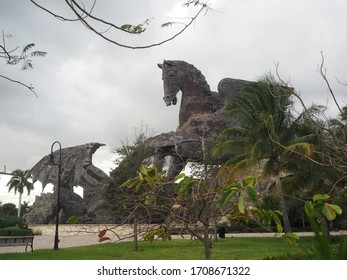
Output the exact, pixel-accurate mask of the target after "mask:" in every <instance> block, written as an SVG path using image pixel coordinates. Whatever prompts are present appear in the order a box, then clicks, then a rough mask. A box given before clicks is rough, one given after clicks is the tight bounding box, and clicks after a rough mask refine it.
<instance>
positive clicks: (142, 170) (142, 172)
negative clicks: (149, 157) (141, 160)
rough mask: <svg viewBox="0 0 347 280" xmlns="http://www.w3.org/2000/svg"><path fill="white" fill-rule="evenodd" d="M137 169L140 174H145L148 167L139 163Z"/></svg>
mask: <svg viewBox="0 0 347 280" xmlns="http://www.w3.org/2000/svg"><path fill="white" fill-rule="evenodd" d="M139 171H140V173H141V174H142V175H145V176H147V174H148V169H147V168H146V166H144V165H143V164H141V165H140V168H139Z"/></svg>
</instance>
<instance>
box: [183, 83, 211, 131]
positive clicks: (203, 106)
mask: <svg viewBox="0 0 347 280" xmlns="http://www.w3.org/2000/svg"><path fill="white" fill-rule="evenodd" d="M181 92H182V100H181V107H180V114H179V123H180V126H182V125H183V124H184V123H185V122H186V121H188V120H189V118H190V117H191V116H192V115H195V114H206V113H212V110H211V105H210V104H209V103H208V100H207V99H208V94H210V92H206V91H203V89H202V88H201V87H199V86H197V85H196V84H195V83H193V82H189V83H188V82H187V83H185V85H184V86H183V87H182V88H181Z"/></svg>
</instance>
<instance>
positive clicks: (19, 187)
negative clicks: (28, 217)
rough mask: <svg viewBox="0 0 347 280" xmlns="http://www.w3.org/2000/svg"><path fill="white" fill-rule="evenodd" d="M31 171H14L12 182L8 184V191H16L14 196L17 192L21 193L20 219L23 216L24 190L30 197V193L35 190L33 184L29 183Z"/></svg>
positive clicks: (19, 202) (18, 214) (19, 201)
mask: <svg viewBox="0 0 347 280" xmlns="http://www.w3.org/2000/svg"><path fill="white" fill-rule="evenodd" d="M28 172H29V170H25V171H24V170H22V169H16V170H15V171H13V173H12V174H13V176H12V178H11V180H10V181H9V182H8V183H7V186H8V187H9V188H8V191H9V192H10V191H11V190H12V189H14V194H16V193H17V192H18V193H19V200H18V213H17V216H18V218H20V214H21V208H22V207H21V205H22V194H23V192H24V189H26V190H27V192H28V195H29V194H30V191H31V190H33V189H34V185H33V183H31V182H29V181H28V176H27V174H28Z"/></svg>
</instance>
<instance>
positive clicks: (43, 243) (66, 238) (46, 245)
mask: <svg viewBox="0 0 347 280" xmlns="http://www.w3.org/2000/svg"><path fill="white" fill-rule="evenodd" d="M296 234H298V235H299V236H312V235H313V233H312V232H299V233H296ZM331 234H332V235H347V230H341V231H337V232H332V233H331ZM273 236H274V234H273V233H234V234H227V235H226V237H273ZM187 239H189V237H187ZM59 240H60V242H59V248H67V247H79V246H87V245H93V244H98V243H99V238H98V235H97V234H96V233H91V234H86V233H83V234H76V235H71V234H70V235H60V236H59ZM116 240H118V239H117V238H115V239H114V240H111V241H106V242H115V241H116ZM128 240H129V239H128ZM53 245H54V235H53V234H44V235H36V236H35V238H34V250H38V249H50V248H51V249H53ZM24 251H25V246H16V247H0V253H9V252H24Z"/></svg>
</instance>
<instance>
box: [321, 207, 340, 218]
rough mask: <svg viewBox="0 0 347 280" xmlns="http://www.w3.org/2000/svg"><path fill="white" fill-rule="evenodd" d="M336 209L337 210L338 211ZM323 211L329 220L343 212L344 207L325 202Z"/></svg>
mask: <svg viewBox="0 0 347 280" xmlns="http://www.w3.org/2000/svg"><path fill="white" fill-rule="evenodd" d="M335 210H337V212H336V211H335ZM322 213H323V215H324V216H325V217H326V218H327V219H328V220H329V221H333V220H335V218H336V214H337V213H342V209H341V208H340V207H339V206H338V205H333V204H330V203H324V206H323V208H322Z"/></svg>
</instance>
